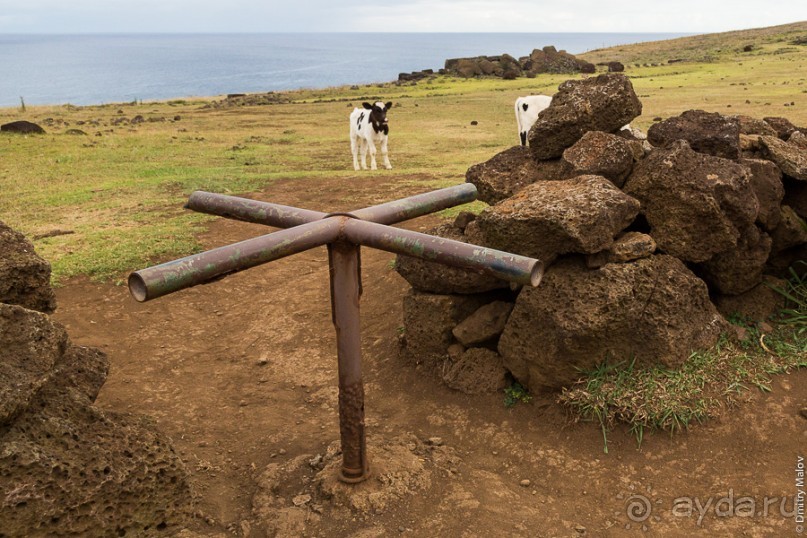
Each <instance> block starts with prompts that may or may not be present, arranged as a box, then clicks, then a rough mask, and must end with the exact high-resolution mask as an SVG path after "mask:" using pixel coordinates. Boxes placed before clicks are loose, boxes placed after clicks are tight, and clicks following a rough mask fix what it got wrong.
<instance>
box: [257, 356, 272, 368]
mask: <svg viewBox="0 0 807 538" xmlns="http://www.w3.org/2000/svg"><path fill="white" fill-rule="evenodd" d="M257 364H258V366H266V365H267V364H269V359H267V358H266V357H261V358H260V359H258V362H257Z"/></svg>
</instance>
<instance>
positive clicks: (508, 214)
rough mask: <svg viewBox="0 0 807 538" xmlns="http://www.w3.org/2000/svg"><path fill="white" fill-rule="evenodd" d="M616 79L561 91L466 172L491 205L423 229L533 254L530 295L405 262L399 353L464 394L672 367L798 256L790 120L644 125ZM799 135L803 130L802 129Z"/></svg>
mask: <svg viewBox="0 0 807 538" xmlns="http://www.w3.org/2000/svg"><path fill="white" fill-rule="evenodd" d="M641 110H642V107H641V103H640V102H639V100H638V98H637V97H636V94H635V93H634V91H633V87H632V85H631V83H630V80H629V79H628V78H627V77H625V76H624V75H622V74H619V73H608V74H603V75H601V76H599V77H596V78H590V79H586V80H578V81H568V82H565V83H563V84H561V86H560V87H559V91H558V93H557V95H556V96H555V97H554V98H553V100H552V104H551V105H550V107H549V108H547V109H546V110H545V111H543V112H542V113H541V114H540V115H539V116H538V120H537V121H536V123H535V125H534V126H533V128H532V130H531V131H530V134H529V140H530V147H529V148H524V147H514V148H511V149H508V150H506V151H504V152H502V153H500V154H498V155H496V156H494V157H493V158H492V159H490V160H489V161H487V162H484V163H481V164H477V165H474V166H472V167H471V168H470V169H469V170H468V173H467V176H466V180H467V181H468V182H471V183H473V184H475V185H476V186H477V188H478V190H479V195H480V196H479V197H480V199H482V200H483V201H485V202H487V203H488V204H490V206H489V207H488V208H486V209H485V210H484V211H482V212H481V213H480V214H479V215H478V216H474V215H471V214H461V215H460V216H459V217H458V218H457V220H456V221H455V222H454V223H453V224H452V225H443V226H441V227H439V228H437V229H435V230H434V231H433V233H435V234H436V235H440V236H444V237H450V238H452V239H457V240H461V241H466V242H469V243H474V244H479V245H483V246H487V247H491V248H496V249H500V250H506V251H510V252H514V253H517V254H522V255H526V256H532V257H537V258H539V259H541V260H542V261H544V262H545V264H546V265H547V270H546V273H545V276H544V279H543V281H542V282H541V284H540V285H539V286H538V287H536V288H524V289H521V290H518V289H515V290H513V289H511V288H510V287H509V286H508V285H506V284H505V283H503V282H499V281H496V280H494V279H489V278H487V277H482V276H480V275H478V274H475V273H472V272H468V271H460V270H457V269H447V268H444V267H441V266H438V265H435V264H432V263H429V262H424V261H420V260H413V259H411V258H407V257H404V256H399V258H398V260H397V264H396V265H397V267H396V268H397V270H398V272H399V273H400V274H401V275H402V276H403V277H404V278H405V279H406V280H407V281H408V282H409V283H410V284H411V285H412V288H413V289H412V290H411V291H410V293H409V294H408V296H407V297H406V298H405V300H404V304H403V307H404V328H405V335H404V351H405V354H406V355H408V356H409V357H411V358H413V359H414V360H416V361H418V362H420V363H426V364H430V365H432V366H433V367H434V369H435V370H436V371H438V372H439V373H440V374H441V375H442V376H443V378H444V380H445V382H446V383H447V384H449V385H450V386H452V387H454V388H457V389H459V390H463V391H465V392H469V393H474V392H483V391H489V390H496V389H497V388H499V387H501V386H502V384H504V383H505V382H506V381H505V380H506V376H512V377H513V378H515V379H516V380H518V381H519V382H520V383H521V384H523V385H525V386H528V387H529V388H530V389H531V390H533V391H537V392H540V391H547V390H557V389H559V388H561V387H564V386H568V385H569V384H571V383H573V382H574V381H575V380H576V379H577V378H578V377H579V375H580V371H581V370H590V369H591V368H593V367H594V366H596V365H597V364H599V363H600V362H602V361H603V360H613V361H622V360H635V361H636V363H637V364H638V365H650V364H662V365H665V366H667V367H676V366H679V365H680V364H682V363H683V362H684V361H685V360H687V358H688V357H689V355H690V353H691V352H692V351H694V350H702V349H705V348H708V347H710V346H712V345H713V344H714V343H715V342H716V341H717V340H718V338H719V336H720V335H721V333H723V332H726V331H727V330H728V329H729V327H730V326H729V324H728V322H727V321H726V320H725V318H724V316H728V315H733V314H735V313H739V314H742V315H746V316H749V317H753V318H754V319H762V318H765V317H767V316H769V315H770V314H772V313H773V312H774V311H775V310H776V309H777V306H778V305H781V297H780V296H779V295H778V294H777V293H776V292H775V291H773V290H771V289H770V287H769V286H767V285H765V284H762V283H763V281H764V282H767V283H774V284H775V283H776V282H779V283H780V284H781V281H778V280H777V277H781V276H783V273H784V270H785V269H786V268H787V267H788V265H789V264H791V263H792V262H793V261H795V260H798V259H807V224H805V219H806V218H807V167H806V165H807V143H806V142H805V141H807V137H805V136H804V134H803V132H804V131H801V130H800V129H799V128H796V127H795V126H792V124H790V122H787V120H784V119H783V118H766V119H764V120H758V119H753V118H748V117H743V116H739V117H738V116H723V115H720V114H717V113H709V112H704V111H700V110H690V111H687V112H684V113H683V114H681V115H680V116H677V117H674V118H669V119H667V120H664V121H661V122H659V123H657V124H655V125H654V126H653V127H651V128H650V130H649V132H648V135H647V140H640V139H639V137H637V136H636V133H635V131H630V130H624V131H623V130H621V127H622V126H624V125H625V124H627V123H629V122H630V121H632V120H633V119H634V118H636V117H637V116H639V115H640V114H641ZM805 131H807V130H805Z"/></svg>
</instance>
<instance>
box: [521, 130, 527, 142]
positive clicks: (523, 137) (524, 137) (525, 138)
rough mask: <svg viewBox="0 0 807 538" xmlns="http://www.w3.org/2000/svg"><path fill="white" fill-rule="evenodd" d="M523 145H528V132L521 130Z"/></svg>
mask: <svg viewBox="0 0 807 538" xmlns="http://www.w3.org/2000/svg"><path fill="white" fill-rule="evenodd" d="M521 145H522V146H526V145H527V132H526V131H521Z"/></svg>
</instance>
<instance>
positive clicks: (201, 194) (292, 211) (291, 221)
mask: <svg viewBox="0 0 807 538" xmlns="http://www.w3.org/2000/svg"><path fill="white" fill-rule="evenodd" d="M185 209H192V210H193V211H198V212H199V213H208V214H210V215H219V216H222V217H227V218H229V219H235V220H242V221H245V222H256V223H258V224H266V225H267V226H274V227H276V228H291V227H292V226H299V225H300V224H305V223H306V222H312V221H315V220H320V219H322V217H324V216H325V215H326V214H325V213H322V212H320V211H310V210H308V209H299V208H296V207H289V206H285V205H280V204H273V203H270V202H261V201H259V200H250V199H248V198H241V197H239V196H228V195H226V194H216V193H214V192H205V191H196V192H194V193H193V194H191V195H190V198H188V202H187V203H186V204H185Z"/></svg>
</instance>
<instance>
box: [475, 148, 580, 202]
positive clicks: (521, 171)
mask: <svg viewBox="0 0 807 538" xmlns="http://www.w3.org/2000/svg"><path fill="white" fill-rule="evenodd" d="M573 175H576V174H573V172H572V170H571V168H570V167H569V165H568V164H567V163H566V162H564V161H562V160H555V161H538V162H536V161H535V159H533V158H532V155H531V153H530V150H529V148H528V147H526V146H513V147H512V148H510V149H507V150H504V151H502V152H501V153H498V154H496V155H495V156H493V158H491V159H489V160H488V161H485V162H484V163H479V164H475V165H473V166H471V167H470V168H469V169H468V171H467V172H466V173H465V181H466V183H473V184H474V185H476V188H477V190H478V191H479V196H478V199H479V200H482V201H483V202H485V203H487V204H490V205H493V204H495V203H497V202H500V201H502V200H504V199H505V198H509V197H510V196H512V195H514V194H515V193H517V192H518V191H519V190H520V189H522V188H524V187H525V186H527V185H530V184H532V183H535V182H536V181H553V180H559V179H568V178H570V177H572V176H573Z"/></svg>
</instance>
